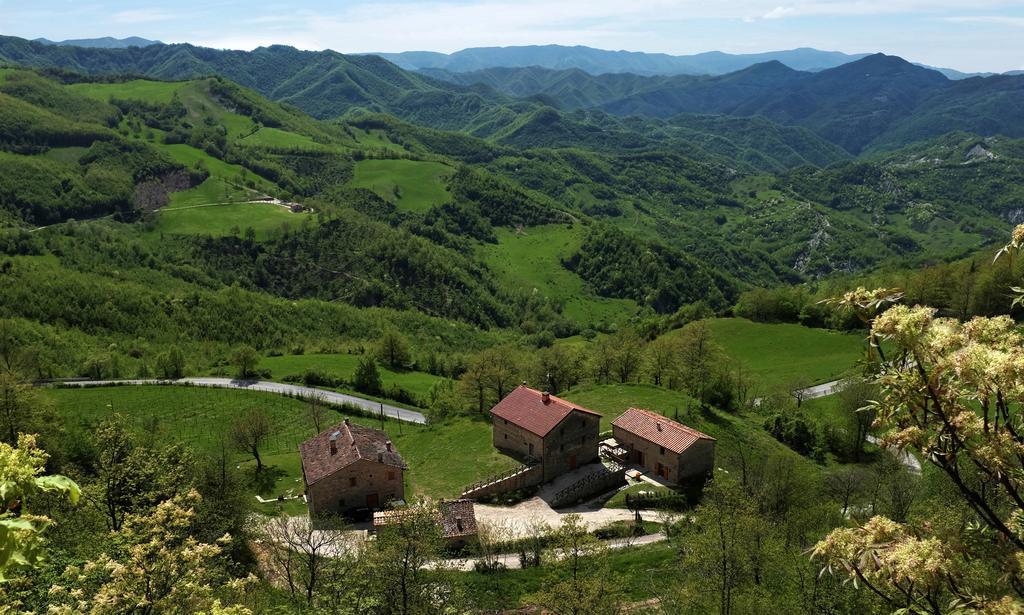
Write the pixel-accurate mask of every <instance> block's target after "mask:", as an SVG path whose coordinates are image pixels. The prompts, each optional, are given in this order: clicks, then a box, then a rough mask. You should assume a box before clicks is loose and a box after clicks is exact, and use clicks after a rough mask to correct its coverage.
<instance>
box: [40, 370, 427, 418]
mask: <svg viewBox="0 0 1024 615" xmlns="http://www.w3.org/2000/svg"><path fill="white" fill-rule="evenodd" d="M60 384H61V385H62V386H65V387H73V386H78V387H83V388H84V387H100V386H130V385H147V384H157V385H188V386H200V387H212V388H218V389H241V390H245V391H262V392H265V393H277V394H278V395H286V396H289V397H310V396H312V395H320V396H322V398H323V400H324V401H326V402H327V403H329V404H334V405H338V406H340V405H341V404H352V405H355V406H359V407H361V408H362V409H364V410H366V411H367V412H372V413H375V414H379V413H380V412H384V416H387V417H390V418H393V419H397V420H399V421H405V422H406V423H416V424H419V425H426V423H427V417H425V416H424V415H423V414H422V413H420V412H416V411H415V410H408V409H406V408H399V407H398V406H392V405H389V404H383V403H381V402H378V401H373V400H372V399H364V398H362V397H356V396H355V395H348V394H347V393H338V392H337V391H330V390H328V389H318V388H315V387H307V386H302V385H297V384H285V383H283V382H270V381H267V380H236V379H233V378H180V379H178V380H158V379H136V380H67V381H63V382H61V383H60Z"/></svg>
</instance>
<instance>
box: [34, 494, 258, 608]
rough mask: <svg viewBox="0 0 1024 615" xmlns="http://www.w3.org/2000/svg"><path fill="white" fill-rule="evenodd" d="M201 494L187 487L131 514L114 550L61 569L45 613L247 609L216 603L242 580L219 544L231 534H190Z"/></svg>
mask: <svg viewBox="0 0 1024 615" xmlns="http://www.w3.org/2000/svg"><path fill="white" fill-rule="evenodd" d="M199 501H200V498H199V494H198V493H196V492H195V491H190V492H187V493H183V494H181V495H178V496H175V497H174V498H172V499H170V500H167V501H165V502H162V503H161V504H159V505H158V506H157V507H156V508H155V509H154V510H152V511H151V512H149V513H146V514H132V515H129V516H128V517H127V518H126V519H125V523H124V526H123V528H122V529H121V531H120V532H119V533H118V536H117V539H116V541H115V543H114V545H113V547H112V548H111V549H109V550H108V551H106V552H104V553H102V554H101V555H99V556H98V557H95V558H93V559H91V560H90V561H88V562H86V563H85V564H84V565H82V566H69V567H68V568H67V569H66V570H65V572H64V575H63V583H61V584H60V585H56V586H55V587H53V588H51V590H50V593H49V595H50V598H51V600H52V601H53V605H52V606H51V608H50V612H51V613H56V614H59V615H72V614H74V613H82V612H85V613H96V614H99V613H111V614H121V613H123V614H126V615H127V614H128V613H138V614H141V615H149V614H150V613H172V614H173V613H182V614H185V613H195V612H198V611H201V610H204V609H213V611H214V612H218V611H219V612H231V613H248V611H247V610H244V609H240V608H239V607H234V608H232V609H229V610H228V611H225V610H224V609H223V608H222V607H220V606H219V603H217V602H215V597H218V596H223V595H224V594H230V593H237V592H240V591H242V590H243V589H244V586H245V585H246V584H247V581H245V580H239V579H233V578H231V576H230V575H229V574H228V571H227V568H226V566H225V562H224V561H223V559H222V556H221V553H222V549H223V547H222V546H221V545H222V544H226V543H228V542H229V541H230V539H231V538H230V536H223V537H222V538H221V539H220V540H218V541H217V542H216V543H204V542H200V541H198V540H196V539H195V538H194V537H193V536H192V535H191V530H192V527H193V524H194V523H195V518H196V512H195V509H196V506H197V505H198V504H199ZM248 582H251V580H249V581H248Z"/></svg>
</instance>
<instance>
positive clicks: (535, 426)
mask: <svg viewBox="0 0 1024 615" xmlns="http://www.w3.org/2000/svg"><path fill="white" fill-rule="evenodd" d="M544 396H545V393H542V392H540V391H538V390H536V389H531V388H530V387H528V386H526V385H522V386H518V387H516V388H515V389H514V390H513V391H512V392H511V393H509V394H508V395H506V396H505V399H503V400H501V401H499V402H498V405H496V406H494V407H493V408H491V414H493V415H494V416H496V417H498V418H501V419H505V420H506V421H508V422H509V423H512V424H513V425H518V426H519V427H522V428H523V429H525V430H526V431H528V432H530V433H532V434H536V435H538V436H540V437H542V438H543V437H544V436H546V435H547V434H548V433H549V432H550V431H551V430H552V429H554V428H555V425H558V424H559V423H561V422H562V419H564V418H565V417H567V416H569V415H570V414H572V413H573V412H584V413H586V414H593V415H594V416H601V415H600V414H598V413H597V412H594V411H593V410H587V409H586V408H583V407H580V406H577V405H575V404H573V403H572V402H568V401H566V400H564V399H560V398H558V397H555V396H554V395H548V396H547V400H546V401H545V398H544Z"/></svg>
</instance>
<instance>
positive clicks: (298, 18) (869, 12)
mask: <svg viewBox="0 0 1024 615" xmlns="http://www.w3.org/2000/svg"><path fill="white" fill-rule="evenodd" d="M0 34H5V35H10V36H20V37H24V38H37V37H45V38H49V39H52V40H64V39H69V38H94V37H100V36H115V37H119V38H121V37H126V36H141V37H144V38H149V39H158V40H162V41H164V42H168V43H172V42H188V43H193V44H196V45H203V46H207V47H215V48H223V49H253V48H255V47H258V46H261V45H271V44H286V45H293V46H295V47H299V48H301V49H334V50H337V51H340V52H343V53H354V52H373V51H378V52H396V51H410V50H427V51H441V52H452V51H457V50H459V49H464V48H466V47H486V46H507V45H534V44H562V45H588V46H591V47H598V48H602V49H626V50H630V51H647V52H661V53H671V54H690V53H699V52H702V51H712V50H718V51H725V52H730V53H752V52H761V51H774V50H780V49H793V48H796V47H816V48H818V49H826V50H837V51H844V52H847V53H862V52H876V51H881V52H884V53H888V54H893V55H899V56H901V57H903V58H906V59H907V60H910V61H912V62H919V63H923V64H929V65H932V66H939V67H945V68H954V69H957V70H962V71H967V72H974V71H995V72H1002V71H1006V70H1019V69H1024V0H1016V1H1009V0H564V1H553V0H417V1H410V0H383V1H377V2H373V1H369V0H335V1H324V0H319V1H303V0H296V1H293V2H274V1H266V2H263V1H259V0H249V1H241V0H175V2H151V1H147V0H134V1H122V0H116V1H115V0H107V1H90V0H34V1H32V2H29V1H27V0H0Z"/></svg>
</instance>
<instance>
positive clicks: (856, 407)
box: [839, 380, 878, 463]
mask: <svg viewBox="0 0 1024 615" xmlns="http://www.w3.org/2000/svg"><path fill="white" fill-rule="evenodd" d="M877 392H878V390H877V388H876V387H875V386H874V385H873V384H871V383H868V382H864V381H863V380H848V381H846V382H844V383H843V384H842V389H841V390H840V391H839V411H840V412H841V413H842V415H843V417H844V418H845V419H846V429H847V433H848V434H849V447H850V458H851V459H852V460H853V462H854V463H860V460H861V457H862V456H863V455H864V444H865V443H866V442H867V439H868V435H869V434H870V433H871V426H872V425H873V424H874V422H875V411H874V408H873V407H872V406H871V400H872V399H874V398H875V397H876V396H877Z"/></svg>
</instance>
